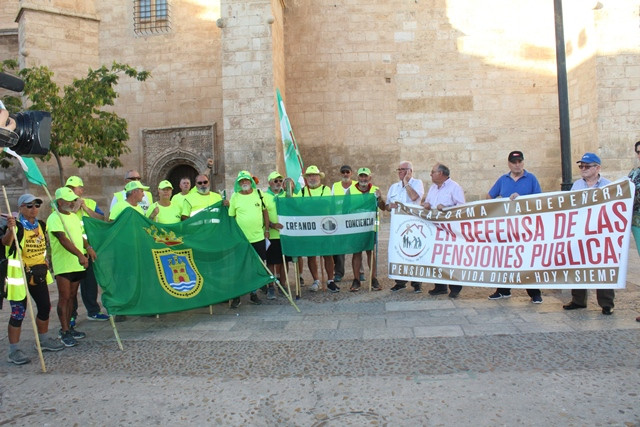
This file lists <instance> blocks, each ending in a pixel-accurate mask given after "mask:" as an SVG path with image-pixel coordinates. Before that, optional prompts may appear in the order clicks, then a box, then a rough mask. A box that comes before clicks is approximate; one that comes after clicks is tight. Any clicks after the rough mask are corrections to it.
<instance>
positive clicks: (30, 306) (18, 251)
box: [2, 185, 49, 372]
mask: <svg viewBox="0 0 640 427" xmlns="http://www.w3.org/2000/svg"><path fill="white" fill-rule="evenodd" d="M2 194H3V195H4V201H5V203H6V204H7V215H11V206H10V205H9V199H8V198H7V190H6V189H5V188H4V185H3V186H2ZM11 232H12V233H13V241H14V242H15V244H16V257H17V258H18V262H19V263H20V273H21V274H22V284H23V285H24V291H25V294H26V299H27V307H28V309H29V310H28V311H29V317H30V318H31V325H32V326H33V333H34V335H35V338H36V348H37V349H38V357H39V358H40V367H41V368H42V372H47V367H46V366H45V364H44V356H43V355H42V347H41V346H40V337H39V336H38V324H37V323H36V316H35V315H34V314H33V303H32V302H31V298H30V296H31V295H30V293H29V288H28V285H27V280H26V277H27V275H26V274H25V271H24V263H23V262H22V249H21V248H20V242H19V241H18V235H17V233H16V227H14V228H12V229H11ZM47 285H48V284H47ZM47 292H49V290H48V289H47Z"/></svg>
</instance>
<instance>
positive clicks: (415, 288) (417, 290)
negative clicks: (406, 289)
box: [412, 284, 422, 294]
mask: <svg viewBox="0 0 640 427" xmlns="http://www.w3.org/2000/svg"><path fill="white" fill-rule="evenodd" d="M412 286H413V293H414V294H421V293H422V286H420V284H417V285H412Z"/></svg>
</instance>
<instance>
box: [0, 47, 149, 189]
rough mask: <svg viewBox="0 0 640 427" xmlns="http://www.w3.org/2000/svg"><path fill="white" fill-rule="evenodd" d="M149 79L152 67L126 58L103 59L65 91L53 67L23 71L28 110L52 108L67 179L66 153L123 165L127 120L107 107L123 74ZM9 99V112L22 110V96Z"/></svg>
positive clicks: (54, 149)
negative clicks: (138, 67) (108, 61)
mask: <svg viewBox="0 0 640 427" xmlns="http://www.w3.org/2000/svg"><path fill="white" fill-rule="evenodd" d="M16 67H17V63H16V62H15V61H11V60H10V61H4V62H3V63H2V66H1V67H0V69H2V68H4V69H15V68H16ZM122 74H124V75H126V76H128V77H131V78H134V79H136V80H138V81H145V80H146V79H147V78H149V77H150V73H149V72H147V71H137V70H136V69H134V68H133V67H131V66H129V65H127V64H120V63H117V62H114V63H113V64H112V65H111V67H107V66H105V65H103V66H102V67H100V68H98V69H96V70H92V69H89V71H88V73H87V76H86V77H84V78H81V79H74V80H73V83H71V84H70V85H67V86H64V88H63V90H62V91H61V90H60V88H59V86H58V85H57V84H56V83H55V82H54V81H53V76H54V74H53V72H52V71H51V70H49V69H48V68H47V67H42V66H41V67H32V68H23V69H22V70H20V71H19V72H18V75H19V76H20V77H21V78H22V79H23V80H24V83H25V86H24V91H23V96H24V97H25V98H26V106H27V109H29V110H41V111H49V112H51V117H52V123H51V150H50V153H49V154H48V155H47V156H44V157H43V160H49V158H50V157H51V155H53V156H54V157H55V158H56V161H57V162H58V168H59V170H60V175H61V179H62V174H63V171H62V164H61V161H60V159H61V158H62V157H70V158H71V159H73V164H74V165H75V166H77V167H83V166H85V165H86V164H94V165H96V166H98V167H100V168H107V167H108V168H117V167H119V166H122V163H121V162H120V156H121V155H123V154H126V153H128V152H130V151H131V150H130V148H129V147H128V146H127V141H128V139H129V133H128V130H127V121H126V120H125V119H123V118H122V117H120V116H118V115H117V114H116V113H115V112H113V111H108V109H106V108H105V107H107V108H108V106H112V105H114V100H115V99H116V98H117V97H118V93H117V92H116V90H115V87H116V86H117V84H118V81H119V79H120V77H121V75H122ZM4 100H6V102H5V105H6V106H7V108H8V109H9V111H10V112H12V113H15V112H17V111H19V110H20V99H19V98H17V97H15V96H6V97H4Z"/></svg>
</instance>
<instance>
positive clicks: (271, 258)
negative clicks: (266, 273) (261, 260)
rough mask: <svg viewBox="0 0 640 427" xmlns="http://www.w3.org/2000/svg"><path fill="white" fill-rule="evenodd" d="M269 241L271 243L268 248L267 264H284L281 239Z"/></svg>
mask: <svg viewBox="0 0 640 427" xmlns="http://www.w3.org/2000/svg"><path fill="white" fill-rule="evenodd" d="M269 242H271V245H270V246H269V249H267V264H268V265H280V264H282V245H280V239H273V240H269Z"/></svg>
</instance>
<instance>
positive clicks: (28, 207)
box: [22, 203, 41, 209]
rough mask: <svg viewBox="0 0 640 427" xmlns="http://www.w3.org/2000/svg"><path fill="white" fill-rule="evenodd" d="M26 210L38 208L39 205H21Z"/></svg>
mask: <svg viewBox="0 0 640 427" xmlns="http://www.w3.org/2000/svg"><path fill="white" fill-rule="evenodd" d="M22 206H24V207H25V208H27V209H33V208H40V206H41V204H40V203H29V204H26V205H22Z"/></svg>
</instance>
